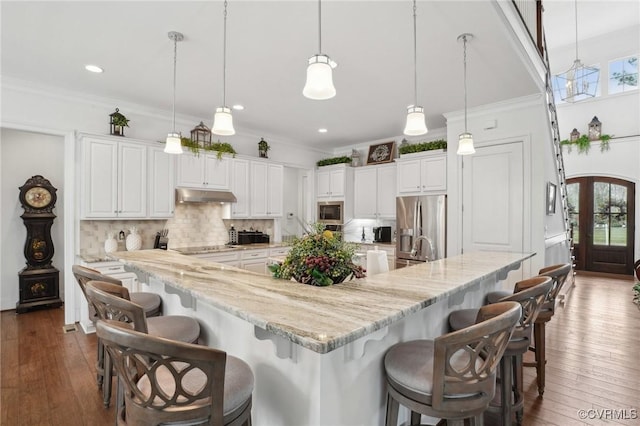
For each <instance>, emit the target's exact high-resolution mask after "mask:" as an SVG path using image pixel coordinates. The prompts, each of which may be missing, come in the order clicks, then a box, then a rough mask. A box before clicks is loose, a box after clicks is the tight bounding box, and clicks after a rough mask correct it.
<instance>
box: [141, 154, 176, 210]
mask: <svg viewBox="0 0 640 426" xmlns="http://www.w3.org/2000/svg"><path fill="white" fill-rule="evenodd" d="M148 152H149V162H148V169H149V181H148V182H149V185H148V189H149V217H152V218H158V219H162V218H170V217H173V213H174V210H175V184H174V180H175V160H174V159H175V156H174V155H172V154H167V153H165V152H164V146H153V147H149V148H148Z"/></svg>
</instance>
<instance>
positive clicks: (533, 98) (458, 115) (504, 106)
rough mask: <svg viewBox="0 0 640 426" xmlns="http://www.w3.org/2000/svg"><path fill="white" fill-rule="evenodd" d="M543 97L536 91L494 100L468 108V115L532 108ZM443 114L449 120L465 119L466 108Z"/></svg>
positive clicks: (536, 105)
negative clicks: (531, 93)
mask: <svg viewBox="0 0 640 426" xmlns="http://www.w3.org/2000/svg"><path fill="white" fill-rule="evenodd" d="M541 99H543V94H542V93H535V94H533V95H527V96H522V97H519V98H512V99H507V100H504V101H498V102H494V103H492V104H486V105H480V106H477V107H474V108H471V109H468V111H467V117H468V118H475V117H483V116H486V115H488V114H492V113H499V112H505V111H513V110H517V109H524V108H530V107H532V106H533V107H539V106H540V100H541ZM442 115H443V116H444V118H445V119H446V120H447V122H449V121H458V120H464V110H457V111H450V112H445V113H444V114H442Z"/></svg>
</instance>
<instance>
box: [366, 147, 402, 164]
mask: <svg viewBox="0 0 640 426" xmlns="http://www.w3.org/2000/svg"><path fill="white" fill-rule="evenodd" d="M395 145H396V143H395V142H394V141H391V142H385V143H379V144H377V145H371V146H370V147H369V155H367V164H380V163H389V162H391V161H393V158H394V153H395Z"/></svg>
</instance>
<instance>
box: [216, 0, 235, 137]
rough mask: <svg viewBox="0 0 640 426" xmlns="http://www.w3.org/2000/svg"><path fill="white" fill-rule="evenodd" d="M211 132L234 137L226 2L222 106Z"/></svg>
mask: <svg viewBox="0 0 640 426" xmlns="http://www.w3.org/2000/svg"><path fill="white" fill-rule="evenodd" d="M211 132H212V133H213V134H216V135H221V136H231V135H235V134H236V131H235V129H234V128H233V116H232V115H231V108H229V107H228V106H227V0H225V2H224V37H223V46H222V106H221V107H218V108H216V114H215V116H214V118H213V127H212V128H211Z"/></svg>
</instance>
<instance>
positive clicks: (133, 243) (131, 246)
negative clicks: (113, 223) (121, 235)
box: [125, 226, 142, 251]
mask: <svg viewBox="0 0 640 426" xmlns="http://www.w3.org/2000/svg"><path fill="white" fill-rule="evenodd" d="M125 246H126V247H127V250H129V251H133V250H140V248H141V247H142V237H141V236H140V234H138V229H137V228H136V227H135V226H133V227H131V229H130V233H129V235H127V239H126V241H125Z"/></svg>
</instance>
